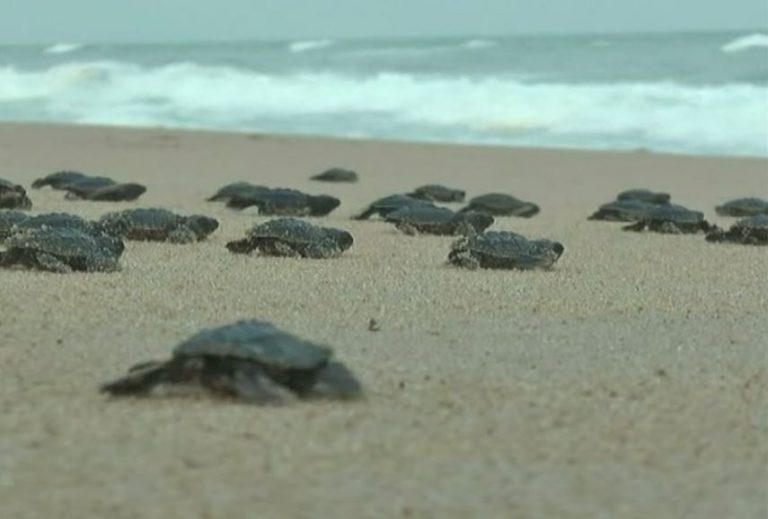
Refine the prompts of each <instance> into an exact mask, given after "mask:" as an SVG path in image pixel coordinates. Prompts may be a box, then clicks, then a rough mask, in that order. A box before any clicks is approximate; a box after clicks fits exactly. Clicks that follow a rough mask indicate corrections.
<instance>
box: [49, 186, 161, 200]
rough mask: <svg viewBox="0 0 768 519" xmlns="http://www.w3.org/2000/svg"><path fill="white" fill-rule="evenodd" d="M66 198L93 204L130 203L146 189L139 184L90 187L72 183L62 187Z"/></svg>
mask: <svg viewBox="0 0 768 519" xmlns="http://www.w3.org/2000/svg"><path fill="white" fill-rule="evenodd" d="M63 189H64V190H66V191H67V195H66V198H68V199H73V200H78V199H83V200H93V201H95V202H131V201H133V200H136V199H137V198H139V197H140V196H141V195H143V194H144V193H145V192H146V190H147V187H146V186H143V185H141V184H135V183H126V184H115V183H112V184H108V185H105V186H98V187H96V186H92V185H90V184H87V183H80V182H78V183H74V184H68V185H66V186H64V188H63Z"/></svg>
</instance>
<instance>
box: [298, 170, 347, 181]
mask: <svg viewBox="0 0 768 519" xmlns="http://www.w3.org/2000/svg"><path fill="white" fill-rule="evenodd" d="M309 179H310V180H317V181H319V182H357V173H355V172H354V171H351V170H349V169H344V168H331V169H328V170H325V171H323V172H322V173H319V174H317V175H314V176H312V177H309Z"/></svg>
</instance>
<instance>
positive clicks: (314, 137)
mask: <svg viewBox="0 0 768 519" xmlns="http://www.w3.org/2000/svg"><path fill="white" fill-rule="evenodd" d="M0 126H9V127H24V126H30V127H40V128H44V127H48V128H67V127H72V128H86V129H87V128H91V129H102V130H112V131H126V132H151V131H155V132H167V133H180V134H197V135H222V136H225V135H239V136H246V137H250V138H254V139H259V138H265V139H266V138H269V139H287V140H296V141H326V142H329V143H334V142H336V143H338V142H350V143H355V142H358V143H367V144H375V143H380V144H392V145H398V146H408V145H413V146H435V147H441V148H442V147H460V148H478V149H502V150H517V151H524V152H531V151H539V152H582V153H589V154H591V153H616V154H627V153H637V154H652V155H659V156H669V157H697V158H710V159H746V160H768V155H722V154H709V153H684V152H675V151H664V150H655V149H652V148H645V147H638V148H631V149H630V148H627V149H620V148H586V147H579V146H573V147H549V146H529V145H519V146H518V145H514V144H494V143H476V142H459V141H455V142H453V141H440V140H400V139H388V138H377V137H344V136H334V135H325V134H303V133H272V132H259V131H246V130H225V129H218V128H203V127H199V128H198V127H174V126H121V125H111V124H93V123H76V122H49V121H25V120H0Z"/></svg>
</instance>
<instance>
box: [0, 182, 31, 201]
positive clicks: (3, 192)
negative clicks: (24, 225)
mask: <svg viewBox="0 0 768 519" xmlns="http://www.w3.org/2000/svg"><path fill="white" fill-rule="evenodd" d="M0 209H32V200H30V199H29V197H28V196H27V191H26V190H25V189H24V188H23V187H21V186H19V185H17V184H14V183H12V182H8V181H7V180H4V179H2V178H0Z"/></svg>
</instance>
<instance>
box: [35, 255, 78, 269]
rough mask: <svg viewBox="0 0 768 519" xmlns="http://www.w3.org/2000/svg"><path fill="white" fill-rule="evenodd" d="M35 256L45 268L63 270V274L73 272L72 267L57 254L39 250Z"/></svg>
mask: <svg viewBox="0 0 768 519" xmlns="http://www.w3.org/2000/svg"><path fill="white" fill-rule="evenodd" d="M35 257H36V259H37V262H38V263H39V264H40V266H41V267H42V268H44V269H45V270H50V271H53V272H61V273H63V274H68V273H70V272H72V267H70V266H69V265H67V264H66V263H64V262H63V261H61V260H60V259H59V258H57V257H56V256H53V255H51V254H46V253H45V252H38V253H37V254H36V256H35Z"/></svg>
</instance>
